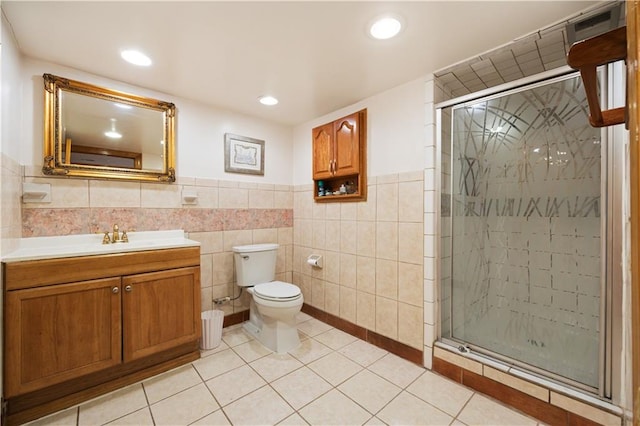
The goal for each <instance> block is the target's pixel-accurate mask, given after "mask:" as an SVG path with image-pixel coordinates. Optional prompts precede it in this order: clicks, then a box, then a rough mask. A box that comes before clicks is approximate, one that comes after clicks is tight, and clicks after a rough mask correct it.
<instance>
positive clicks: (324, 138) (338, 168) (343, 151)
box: [312, 109, 367, 201]
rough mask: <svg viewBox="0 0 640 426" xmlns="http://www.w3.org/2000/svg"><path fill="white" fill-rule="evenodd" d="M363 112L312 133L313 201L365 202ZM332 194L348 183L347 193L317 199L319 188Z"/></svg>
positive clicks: (364, 127) (365, 132) (365, 134)
mask: <svg viewBox="0 0 640 426" xmlns="http://www.w3.org/2000/svg"><path fill="white" fill-rule="evenodd" d="M366 124H367V110H366V109H364V110H362V111H358V112H355V113H353V114H350V115H348V116H346V117H342V118H340V119H338V120H335V121H332V122H331V123H327V124H324V125H322V126H319V127H316V128H314V129H313V130H312V143H313V181H314V199H315V200H316V201H360V200H366V190H367V180H366V169H367V167H366V157H367V154H366V141H367V131H366ZM319 182H322V185H323V186H324V188H329V189H331V190H332V192H333V191H337V190H339V188H340V186H341V185H342V184H347V183H349V187H350V189H352V191H351V192H350V193H348V194H341V195H333V194H331V195H325V196H319V195H318V190H319V185H320V183H319Z"/></svg>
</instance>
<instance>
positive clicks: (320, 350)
mask: <svg viewBox="0 0 640 426" xmlns="http://www.w3.org/2000/svg"><path fill="white" fill-rule="evenodd" d="M330 352H331V348H329V347H327V346H325V345H323V344H322V343H320V342H318V341H317V340H315V339H313V338H308V339H305V340H303V341H302V342H300V346H298V347H297V348H296V349H294V350H292V351H289V354H291V355H293V356H294V357H295V358H296V359H298V361H300V362H302V363H303V364H308V363H310V362H312V361H315V360H316V359H318V358H322V357H323V356H325V355H327V354H329V353H330Z"/></svg>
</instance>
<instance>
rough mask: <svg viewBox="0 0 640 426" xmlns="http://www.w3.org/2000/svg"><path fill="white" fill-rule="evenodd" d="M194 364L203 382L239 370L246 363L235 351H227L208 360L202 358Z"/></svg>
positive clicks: (209, 357)
mask: <svg viewBox="0 0 640 426" xmlns="http://www.w3.org/2000/svg"><path fill="white" fill-rule="evenodd" d="M192 364H193V366H194V367H195V368H196V370H198V373H199V374H200V376H201V377H202V380H209V379H212V378H214V377H215V376H219V375H220V374H224V373H226V372H228V371H231V370H233V369H235V368H238V367H240V366H242V365H244V364H245V362H244V361H243V359H242V358H240V357H239V356H238V355H237V354H236V353H235V352H233V350H231V349H227V350H225V351H222V352H218V353H216V354H213V355H211V356H208V357H206V358H200V359H199V360H197V361H194V362H193V363H192Z"/></svg>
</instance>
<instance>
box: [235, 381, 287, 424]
mask: <svg viewBox="0 0 640 426" xmlns="http://www.w3.org/2000/svg"><path fill="white" fill-rule="evenodd" d="M223 410H224V412H225V414H226V415H227V417H228V418H229V420H230V421H231V424H233V425H274V424H276V423H278V422H279V421H281V420H284V419H285V418H287V417H288V416H289V415H291V414H293V409H292V408H291V407H290V406H289V404H287V403H286V402H285V400H284V399H282V397H280V395H278V394H277V393H276V392H275V391H274V390H273V389H272V388H271V387H269V386H265V387H262V388H260V389H258V390H257V391H255V392H252V393H250V394H249V395H247V396H245V397H243V398H240V399H239V400H237V401H235V402H233V403H231V404H229V405H227V406H226V407H224V408H223Z"/></svg>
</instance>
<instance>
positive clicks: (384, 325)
mask: <svg viewBox="0 0 640 426" xmlns="http://www.w3.org/2000/svg"><path fill="white" fill-rule="evenodd" d="M423 179H424V172H423V171H416V172H409V173H401V174H393V175H384V176H378V177H370V178H369V182H368V183H369V186H368V190H367V193H368V195H367V201H366V202H357V203H348V202H345V203H316V202H314V200H313V194H312V188H311V186H310V185H304V186H297V187H295V189H294V227H293V229H294V236H293V241H294V257H293V282H294V283H295V284H297V285H298V286H300V288H301V289H302V293H303V295H304V299H305V303H308V304H310V305H311V306H313V307H315V308H318V309H321V310H323V311H325V312H328V313H330V314H333V315H335V316H338V317H340V318H342V319H345V320H347V321H349V322H351V323H353V324H357V325H359V326H361V327H364V328H366V329H368V330H371V331H375V332H377V333H379V334H382V335H384V336H386V337H389V338H391V339H393V340H396V341H399V342H402V343H404V344H406V345H409V346H411V347H413V348H416V349H419V350H423V341H424V335H423V333H424V327H423V324H424V318H423V304H424V298H423V256H424V252H423V247H424V233H423V217H424V209H423V207H424V205H423ZM311 254H319V255H322V256H323V259H324V267H323V268H322V269H317V268H312V267H311V266H310V265H309V264H308V263H307V262H306V259H307V257H308V256H309V255H311Z"/></svg>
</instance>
